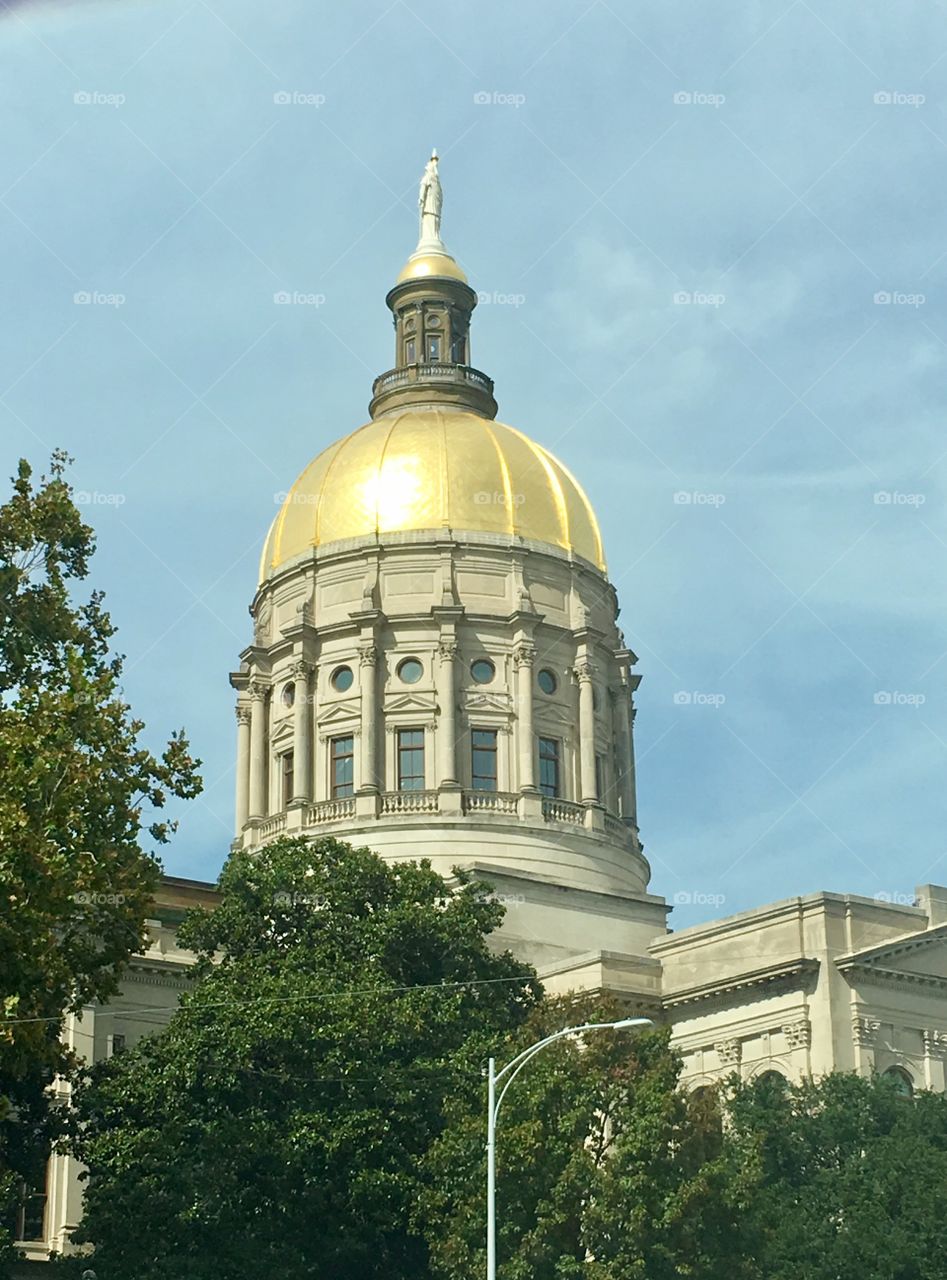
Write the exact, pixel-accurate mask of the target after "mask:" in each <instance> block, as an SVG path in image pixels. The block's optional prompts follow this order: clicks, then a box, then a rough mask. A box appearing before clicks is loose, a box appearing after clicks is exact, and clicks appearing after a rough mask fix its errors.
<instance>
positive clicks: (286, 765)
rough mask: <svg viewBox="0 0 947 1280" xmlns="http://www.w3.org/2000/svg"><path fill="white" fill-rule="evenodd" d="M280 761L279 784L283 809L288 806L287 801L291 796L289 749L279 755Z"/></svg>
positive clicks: (290, 753)
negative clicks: (280, 776)
mask: <svg viewBox="0 0 947 1280" xmlns="http://www.w3.org/2000/svg"><path fill="white" fill-rule="evenodd" d="M280 763H281V765H282V773H283V778H282V784H281V785H282V793H283V808H284V809H285V808H287V807H288V806H289V802H290V800H292V798H293V753H292V752H291V751H287V752H285V753H284V754H283V755H282V756H280Z"/></svg>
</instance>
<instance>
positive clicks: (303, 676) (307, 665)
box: [292, 658, 312, 681]
mask: <svg viewBox="0 0 947 1280" xmlns="http://www.w3.org/2000/svg"><path fill="white" fill-rule="evenodd" d="M292 671H293V679H294V680H306V681H308V679H309V677H310V676H311V675H312V663H311V662H306V661H305V660H304V659H302V658H297V659H296V661H295V662H294V663H293V667H292Z"/></svg>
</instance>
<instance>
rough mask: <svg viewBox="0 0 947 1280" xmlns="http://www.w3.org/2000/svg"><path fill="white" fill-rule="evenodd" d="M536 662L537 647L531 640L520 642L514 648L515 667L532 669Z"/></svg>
mask: <svg viewBox="0 0 947 1280" xmlns="http://www.w3.org/2000/svg"><path fill="white" fill-rule="evenodd" d="M535 661H536V646H535V645H534V644H533V642H532V641H531V640H518V641H517V643H516V644H515V645H514V646H513V665H514V666H515V667H517V668H519V667H531V666H532V665H533V663H534V662H535Z"/></svg>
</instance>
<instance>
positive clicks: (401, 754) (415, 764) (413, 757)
mask: <svg viewBox="0 0 947 1280" xmlns="http://www.w3.org/2000/svg"><path fill="white" fill-rule="evenodd" d="M398 790H399V791H423V790H424V730H423V729H399V730H398Z"/></svg>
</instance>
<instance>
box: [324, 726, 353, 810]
mask: <svg viewBox="0 0 947 1280" xmlns="http://www.w3.org/2000/svg"><path fill="white" fill-rule="evenodd" d="M354 746H355V739H354V738H352V737H351V736H349V737H347V738H333V739H332V741H331V742H330V744H329V790H330V791H331V793H332V799H333V800H339V799H342V798H343V797H344V796H352V795H354V794H355V751H354Z"/></svg>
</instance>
